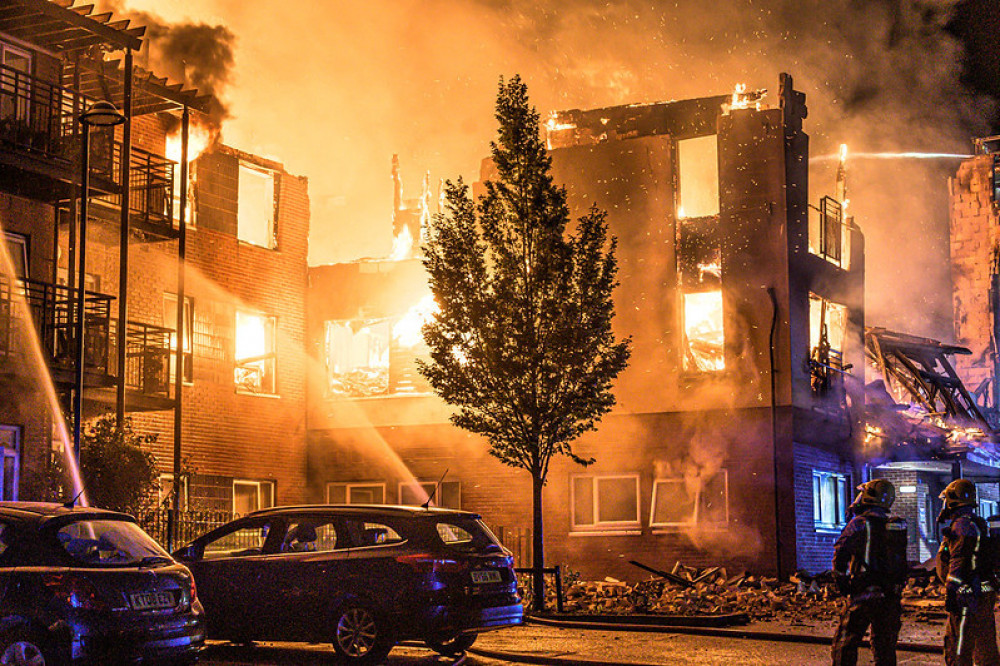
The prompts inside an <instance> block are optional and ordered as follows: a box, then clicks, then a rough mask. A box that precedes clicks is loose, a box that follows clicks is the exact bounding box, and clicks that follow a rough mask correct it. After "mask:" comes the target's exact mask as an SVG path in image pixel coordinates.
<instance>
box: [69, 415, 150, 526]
mask: <svg viewBox="0 0 1000 666" xmlns="http://www.w3.org/2000/svg"><path fill="white" fill-rule="evenodd" d="M81 440H82V441H81V442H80V472H81V474H82V475H83V481H84V485H85V487H86V489H87V499H88V501H89V502H90V504H91V505H92V506H98V507H101V508H103V509H113V510H115V511H124V512H125V513H130V514H132V515H136V514H138V513H140V512H141V511H142V510H144V509H146V508H148V506H149V505H150V503H152V502H155V500H156V490H157V488H158V487H159V475H158V473H157V470H156V458H155V457H154V456H153V454H152V453H150V452H149V451H148V450H147V449H146V448H143V445H149V444H151V443H153V442H155V441H156V435H140V434H139V433H136V432H135V431H134V430H133V429H132V420H131V419H130V418H127V417H126V418H125V420H124V421H123V423H122V428H121V430H118V429H117V428H116V427H115V417H114V415H107V416H102V417H100V418H98V419H97V420H95V421H94V422H92V423H91V424H90V425H89V426H88V428H87V430H86V431H85V432H84V434H83V437H82V438H81Z"/></svg>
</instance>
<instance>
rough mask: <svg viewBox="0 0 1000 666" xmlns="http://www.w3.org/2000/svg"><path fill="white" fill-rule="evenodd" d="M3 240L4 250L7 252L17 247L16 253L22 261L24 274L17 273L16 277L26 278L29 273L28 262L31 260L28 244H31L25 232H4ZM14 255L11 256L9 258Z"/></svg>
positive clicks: (29, 265) (29, 266)
mask: <svg viewBox="0 0 1000 666" xmlns="http://www.w3.org/2000/svg"><path fill="white" fill-rule="evenodd" d="M4 242H5V243H6V244H7V247H6V248H5V250H7V251H8V252H10V251H12V250H14V249H15V248H16V249H17V253H18V255H19V256H20V259H21V261H22V262H24V275H19V276H18V277H22V278H27V277H30V275H31V264H29V263H28V262H29V261H30V260H31V258H30V256H29V255H30V252H29V246H30V244H31V241H30V239H29V238H28V236H27V235H25V234H19V233H17V232H14V231H5V232H4ZM13 258H14V257H13V256H11V259H13Z"/></svg>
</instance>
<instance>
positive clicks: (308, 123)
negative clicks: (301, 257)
mask: <svg viewBox="0 0 1000 666" xmlns="http://www.w3.org/2000/svg"><path fill="white" fill-rule="evenodd" d="M119 1H121V0H119ZM969 1H970V0H965V2H963V3H959V2H956V1H955V0H760V1H758V2H754V3H752V4H751V3H705V2H701V1H700V0H670V1H667V0H608V1H607V2H602V3H593V2H589V0H559V1H558V2H557V1H556V0H474V1H471V2H465V3H454V2H445V0H393V1H392V2H389V1H387V0H374V1H373V2H369V3H339V2H338V3H332V2H325V3H296V4H295V5H294V6H290V7H288V8H283V9H282V10H281V11H276V10H275V9H274V7H273V6H272V5H270V4H269V3H247V2H245V0H190V1H189V2H186V3H183V8H181V7H180V6H179V5H172V4H169V3H163V2H159V1H158V0H129V3H128V6H129V7H131V8H136V9H146V10H148V11H156V12H159V13H161V14H162V15H163V16H164V17H165V18H166V20H165V21H163V23H179V22H189V23H190V22H192V21H193V19H192V17H194V22H197V21H199V20H200V21H205V22H208V23H222V22H224V23H225V25H226V26H228V28H229V30H230V31H231V32H232V34H234V35H237V36H238V38H239V43H238V44H237V45H236V46H235V56H236V63H237V68H236V70H234V77H233V81H232V86H231V87H230V90H229V98H230V99H231V100H232V103H233V111H234V115H235V116H236V118H234V119H233V120H231V121H230V122H228V123H227V124H226V134H227V140H228V141H229V142H231V143H234V144H236V145H238V146H239V147H240V148H243V149H245V150H249V151H252V152H258V153H266V154H275V155H278V156H279V157H280V158H281V159H282V161H284V162H285V164H286V165H287V166H288V167H289V168H290V169H292V170H293V171H295V172H298V173H303V174H306V175H308V176H309V178H310V189H311V195H312V196H311V199H312V202H313V211H312V212H313V218H312V237H311V243H310V253H311V261H312V262H313V263H329V262H334V261H349V260H352V259H355V258H358V257H362V256H385V255H386V254H387V253H388V251H389V247H390V244H391V212H392V189H391V187H392V185H391V180H390V177H389V170H388V168H387V166H386V165H387V163H388V160H389V157H390V156H391V155H393V154H395V153H398V154H399V156H400V162H401V164H403V165H404V173H403V181H404V183H419V182H420V180H421V177H422V176H423V174H424V172H425V171H426V170H428V169H429V170H430V171H431V172H432V174H433V176H434V177H435V178H437V177H455V176H457V175H459V174H461V175H463V176H466V177H467V178H471V179H475V177H476V176H477V175H478V167H479V162H480V160H481V159H482V157H484V156H485V155H487V154H488V141H489V140H490V139H491V138H492V137H493V135H494V133H495V130H496V127H495V119H494V117H493V113H492V105H493V101H494V97H495V93H496V84H497V80H498V78H499V77H500V76H501V75H505V76H509V75H511V74H514V73H520V74H521V75H522V77H523V78H524V80H525V81H526V82H527V83H528V85H529V91H530V94H531V96H532V101H533V102H534V103H535V105H536V106H537V107H538V108H539V109H540V110H541V111H542V112H543V113H544V112H546V111H549V110H556V109H567V108H592V107H598V106H608V105H615V104H628V103H634V102H648V101H656V100H667V99H684V98H691V97H702V96H707V95H713V94H720V93H727V92H730V91H731V90H732V88H733V85H734V84H736V83H746V84H747V85H748V87H749V88H751V89H754V88H768V89H770V90H771V93H772V95H771V97H770V101H771V102H772V103H774V101H775V96H774V93H776V92H777V91H776V88H777V76H778V73H779V72H782V71H786V72H789V73H790V74H792V75H793V76H794V78H795V84H796V87H797V88H798V89H799V90H802V91H803V92H805V93H806V94H807V96H808V104H809V109H810V116H809V118H808V119H807V121H806V131H807V132H808V133H809V134H810V135H811V137H812V153H813V154H814V155H822V154H830V153H834V152H836V149H837V146H838V145H839V144H840V143H842V142H844V143H848V144H849V146H850V148H851V151H852V152H873V151H897V150H898V151H903V150H905V151H924V150H926V151H933V152H957V153H962V152H967V151H968V150H969V138H970V137H972V136H976V135H981V134H984V133H986V132H987V130H988V124H987V120H988V118H990V117H991V115H992V114H993V112H994V109H995V104H994V100H992V99H989V98H986V97H982V96H977V95H975V94H972V93H970V92H969V90H967V89H966V88H965V87H963V84H962V62H963V51H962V47H961V45H960V44H959V43H958V42H957V41H956V40H955V39H954V37H953V36H952V35H951V34H950V33H949V32H948V30H947V29H946V26H947V24H948V22H949V20H950V18H951V17H952V15H953V14H954V13H955V12H956V11H957V10H962V9H963V7H964V6H966V5H967V4H969ZM973 1H976V2H978V1H980V0H973ZM228 43H229V44H230V45H232V44H233V41H232V40H230V41H229V42H228ZM223 60H225V59H223ZM192 62H193V60H192ZM213 62H214V61H213ZM152 64H153V63H151V65H152ZM217 80H218V81H224V80H225V79H224V78H223V79H217ZM980 88H982V86H980ZM828 166H829V163H820V164H818V168H817V170H816V171H815V173H814V174H813V180H812V183H811V195H810V198H811V200H812V201H813V202H814V203H815V202H816V201H818V200H819V198H820V197H821V196H822V195H824V194H828V193H832V192H833V189H834V182H833V173H832V171H827V170H825V169H827V167H828ZM956 166H957V165H956V164H955V163H954V162H947V161H937V162H920V163H917V162H914V161H880V162H877V163H876V162H863V161H860V160H856V161H854V162H852V164H851V173H850V178H851V183H850V188H851V200H852V205H851V210H852V211H853V213H854V214H855V215H856V219H857V221H858V223H859V224H860V225H861V227H862V229H863V230H864V232H865V235H866V239H867V241H868V252H869V257H868V284H869V294H868V296H869V298H868V310H869V321H870V322H871V323H878V324H883V325H887V326H895V327H899V328H903V329H906V330H910V331H912V332H915V333H924V334H929V335H940V336H941V337H946V338H951V337H952V336H953V334H952V332H951V330H950V329H951V326H950V321H951V302H950V295H949V291H948V278H949V276H948V257H947V206H946V199H947V184H946V180H945V179H946V177H947V175H948V174H949V173H952V172H953V171H954V168H955V167H956ZM413 194H414V192H412V191H410V192H406V193H405V195H406V196H413ZM903 285H905V288H904V287H903Z"/></svg>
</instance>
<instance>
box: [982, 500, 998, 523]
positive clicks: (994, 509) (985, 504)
mask: <svg viewBox="0 0 1000 666" xmlns="http://www.w3.org/2000/svg"><path fill="white" fill-rule="evenodd" d="M997 514H1000V502H998V501H997V500H992V499H981V500H979V515H980V516H982V517H983V518H989V517H990V516H995V515H997Z"/></svg>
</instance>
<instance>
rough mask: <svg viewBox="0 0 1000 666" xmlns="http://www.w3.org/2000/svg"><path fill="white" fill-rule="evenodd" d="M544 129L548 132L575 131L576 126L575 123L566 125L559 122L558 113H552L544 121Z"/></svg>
mask: <svg viewBox="0 0 1000 666" xmlns="http://www.w3.org/2000/svg"><path fill="white" fill-rule="evenodd" d="M602 120H603V119H602ZM545 127H546V128H547V129H548V130H549V131H550V132H558V131H560V130H570V129H576V124H575V123H567V122H559V113H558V112H555V111H553V112H552V115H550V116H549V119H548V121H546V123H545Z"/></svg>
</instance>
